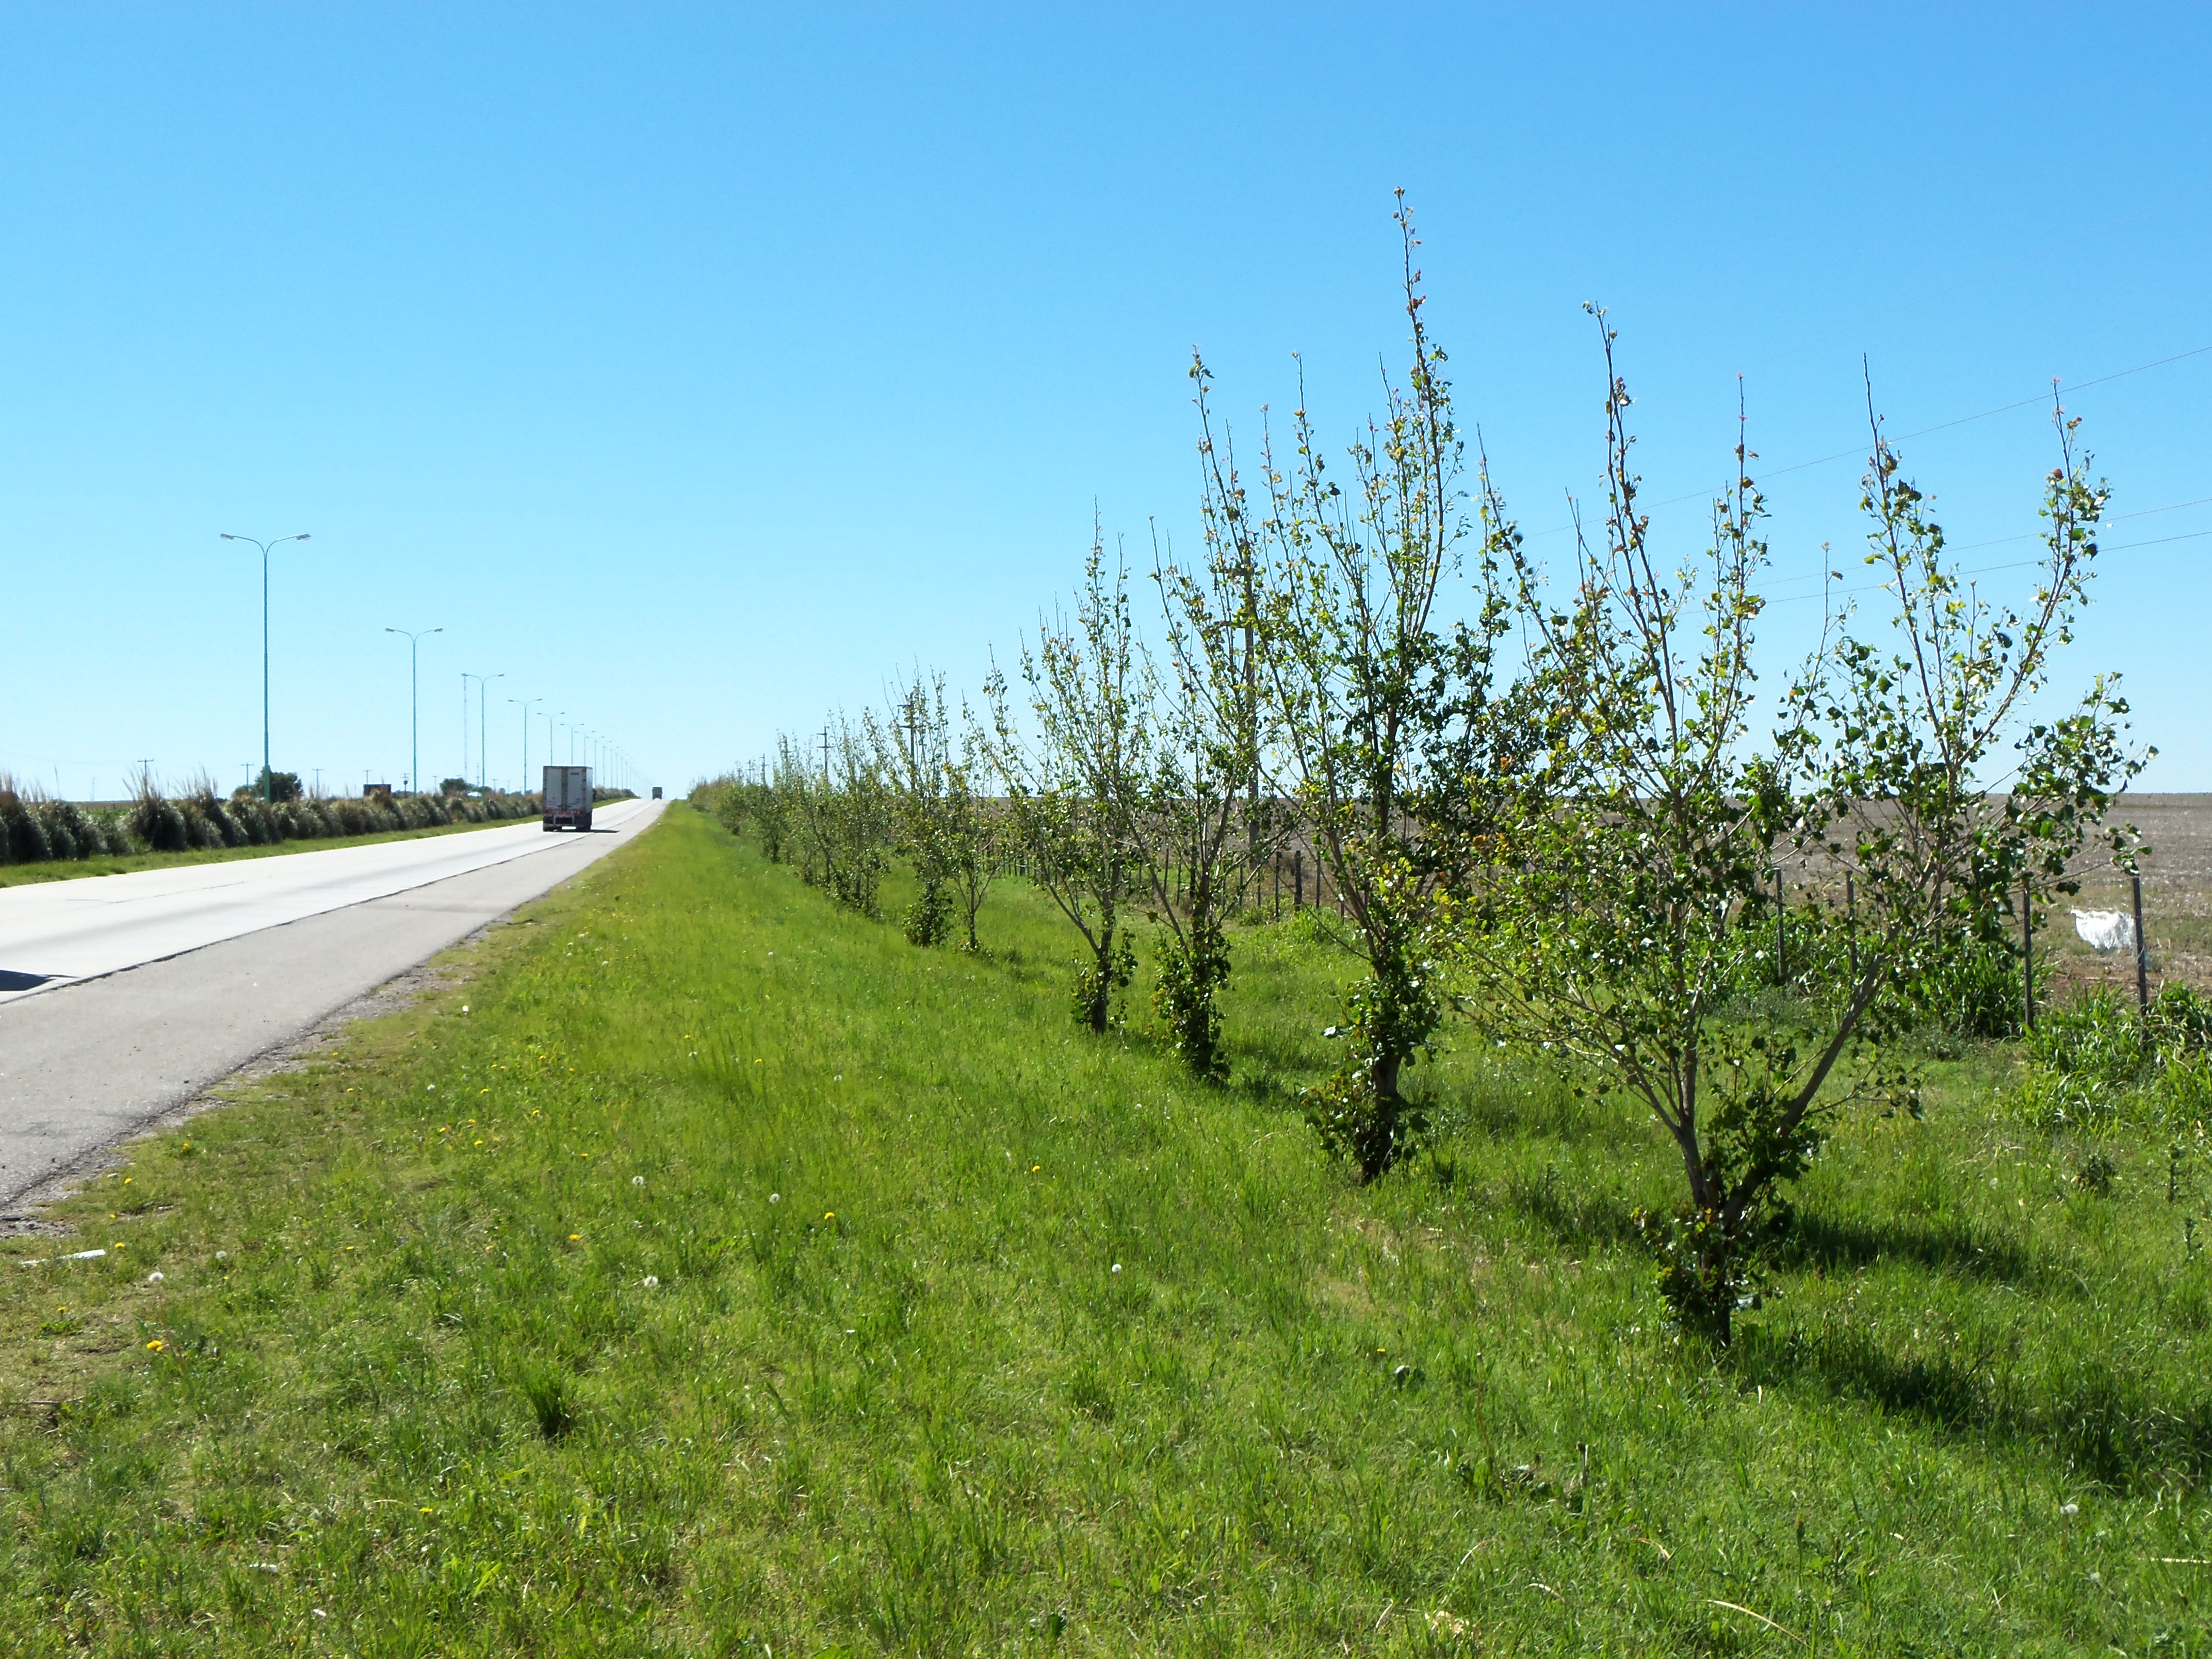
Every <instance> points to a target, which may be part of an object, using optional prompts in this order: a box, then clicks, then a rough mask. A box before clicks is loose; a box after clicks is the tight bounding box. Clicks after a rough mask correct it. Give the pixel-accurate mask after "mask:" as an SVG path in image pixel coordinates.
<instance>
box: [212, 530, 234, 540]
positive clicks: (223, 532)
mask: <svg viewBox="0 0 2212 1659" xmlns="http://www.w3.org/2000/svg"><path fill="white" fill-rule="evenodd" d="M216 535H218V536H220V537H222V539H223V540H225V541H227V542H234V541H236V540H237V539H238V538H237V537H235V536H234V535H232V534H231V533H230V532H228V530H218V531H216Z"/></svg>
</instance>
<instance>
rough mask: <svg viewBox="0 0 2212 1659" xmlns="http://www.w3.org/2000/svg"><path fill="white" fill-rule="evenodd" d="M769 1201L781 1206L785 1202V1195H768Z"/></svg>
mask: <svg viewBox="0 0 2212 1659" xmlns="http://www.w3.org/2000/svg"><path fill="white" fill-rule="evenodd" d="M768 1201H769V1203H771V1204H781V1203H782V1202H783V1194H781V1193H770V1194H769V1195H768Z"/></svg>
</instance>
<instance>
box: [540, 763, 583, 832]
mask: <svg viewBox="0 0 2212 1659" xmlns="http://www.w3.org/2000/svg"><path fill="white" fill-rule="evenodd" d="M545 827H546V828H547V829H590V828H591V827H592V769H591V768H590V767H588V766H549V767H547V768H546V769H545Z"/></svg>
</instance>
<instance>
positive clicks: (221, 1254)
mask: <svg viewBox="0 0 2212 1659" xmlns="http://www.w3.org/2000/svg"><path fill="white" fill-rule="evenodd" d="M215 1259H216V1261H229V1260H230V1252H229V1251H228V1250H217V1251H216V1253H215Z"/></svg>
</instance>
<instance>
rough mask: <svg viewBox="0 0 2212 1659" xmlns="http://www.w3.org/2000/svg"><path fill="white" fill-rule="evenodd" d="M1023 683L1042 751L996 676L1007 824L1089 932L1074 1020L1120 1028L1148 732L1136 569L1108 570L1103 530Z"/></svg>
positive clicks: (1059, 903)
mask: <svg viewBox="0 0 2212 1659" xmlns="http://www.w3.org/2000/svg"><path fill="white" fill-rule="evenodd" d="M1022 680H1023V684H1024V687H1025V688H1026V690H1027V693H1028V703H1029V709H1030V714H1031V715H1032V716H1033V717H1034V718H1035V720H1036V732H1037V742H1036V748H1035V750H1032V749H1031V747H1030V744H1029V743H1027V742H1026V741H1024V738H1023V735H1022V733H1021V732H1020V730H1019V724H1018V717H1017V716H1016V714H1015V713H1014V710H1013V708H1012V701H1011V696H1010V693H1009V690H1008V687H1007V684H1006V676H1005V675H1004V674H1003V673H1001V672H1000V671H997V670H995V669H994V671H992V674H991V678H990V680H989V683H988V687H987V690H988V694H989V696H990V701H991V708H992V724H993V736H992V740H991V744H990V758H991V762H992V764H993V766H994V769H996V770H997V772H998V773H999V775H1000V777H1002V778H1003V779H1004V780H1005V781H1006V794H1007V814H1008V821H1009V823H1010V824H1011V826H1012V830H1013V833H1014V834H1015V836H1017V837H1018V840H1019V842H1020V844H1021V845H1022V847H1023V848H1024V851H1025V852H1026V853H1027V854H1028V859H1029V866H1030V873H1031V875H1032V877H1033V878H1034V879H1035V880H1036V884H1037V885H1038V886H1039V887H1041V888H1042V889H1043V890H1044V892H1045V894H1046V895H1047V896H1048V897H1049V898H1050V899H1051V900H1052V902H1053V903H1054V906H1055V907H1056V908H1058V909H1059V911H1060V914H1061V915H1063V916H1065V917H1066V918H1067V921H1068V923H1069V925H1070V926H1072V927H1074V928H1075V930H1076V931H1077V933H1080V934H1081V935H1082V937H1083V942H1084V945H1085V951H1086V952H1087V958H1088V959H1087V960H1086V961H1085V963H1083V965H1082V967H1081V968H1080V969H1079V970H1078V972H1077V975H1076V983H1075V992H1074V1001H1075V1010H1076V1014H1077V1017H1078V1018H1080V1019H1081V1020H1082V1021H1083V1022H1084V1023H1085V1024H1087V1025H1089V1026H1090V1028H1091V1030H1093V1031H1098V1032H1103V1031H1105V1030H1108V1029H1109V1026H1111V1025H1112V1024H1113V1023H1114V1018H1115V1015H1114V997H1115V993H1116V992H1117V991H1119V990H1121V988H1122V987H1125V986H1127V984H1128V982H1129V981H1130V979H1131V977H1132V976H1133V974H1134V972H1135V969H1136V951H1135V948H1134V946H1133V945H1132V944H1131V942H1130V939H1129V933H1128V919H1127V907H1128V904H1129V901H1130V899H1131V898H1132V896H1133V894H1134V892H1135V890H1136V884H1137V881H1138V879H1139V870H1140V863H1139V848H1138V845H1137V823H1136V813H1135V807H1136V803H1137V801H1138V800H1139V797H1140V794H1141V793H1142V790H1143V787H1144V783H1145V780H1146V774H1147V772H1148V770H1149V768H1150V763H1151V738H1152V732H1151V726H1150V720H1149V708H1148V704H1149V701H1150V700H1149V696H1148V689H1149V688H1148V687H1147V685H1146V675H1145V671H1144V665H1143V664H1142V662H1141V660H1140V659H1139V653H1138V650H1137V647H1136V642H1135V638H1134V635H1133V629H1132V627H1131V623H1130V617H1129V592H1128V568H1127V565H1126V564H1125V563H1124V562H1122V561H1121V559H1120V558H1119V557H1118V556H1117V557H1116V558H1115V562H1114V564H1113V567H1112V568H1111V570H1110V571H1109V568H1108V567H1107V563H1106V546H1105V538H1104V535H1103V532H1095V533H1094V534H1093V536H1092V538H1091V554H1090V556H1089V558H1088V559H1087V560H1086V561H1085V564H1084V581H1083V591H1082V593H1081V595H1080V596H1079V599H1078V600H1077V604H1076V609H1075V616H1074V617H1073V622H1072V623H1071V622H1070V621H1068V620H1066V619H1065V618H1062V617H1057V616H1055V617H1054V618H1053V619H1052V620H1051V621H1049V622H1043V623H1041V624H1040V627H1039V630H1038V639H1037V644H1036V649H1035V650H1034V651H1031V650H1030V647H1028V646H1027V645H1024V647H1023V649H1022Z"/></svg>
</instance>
